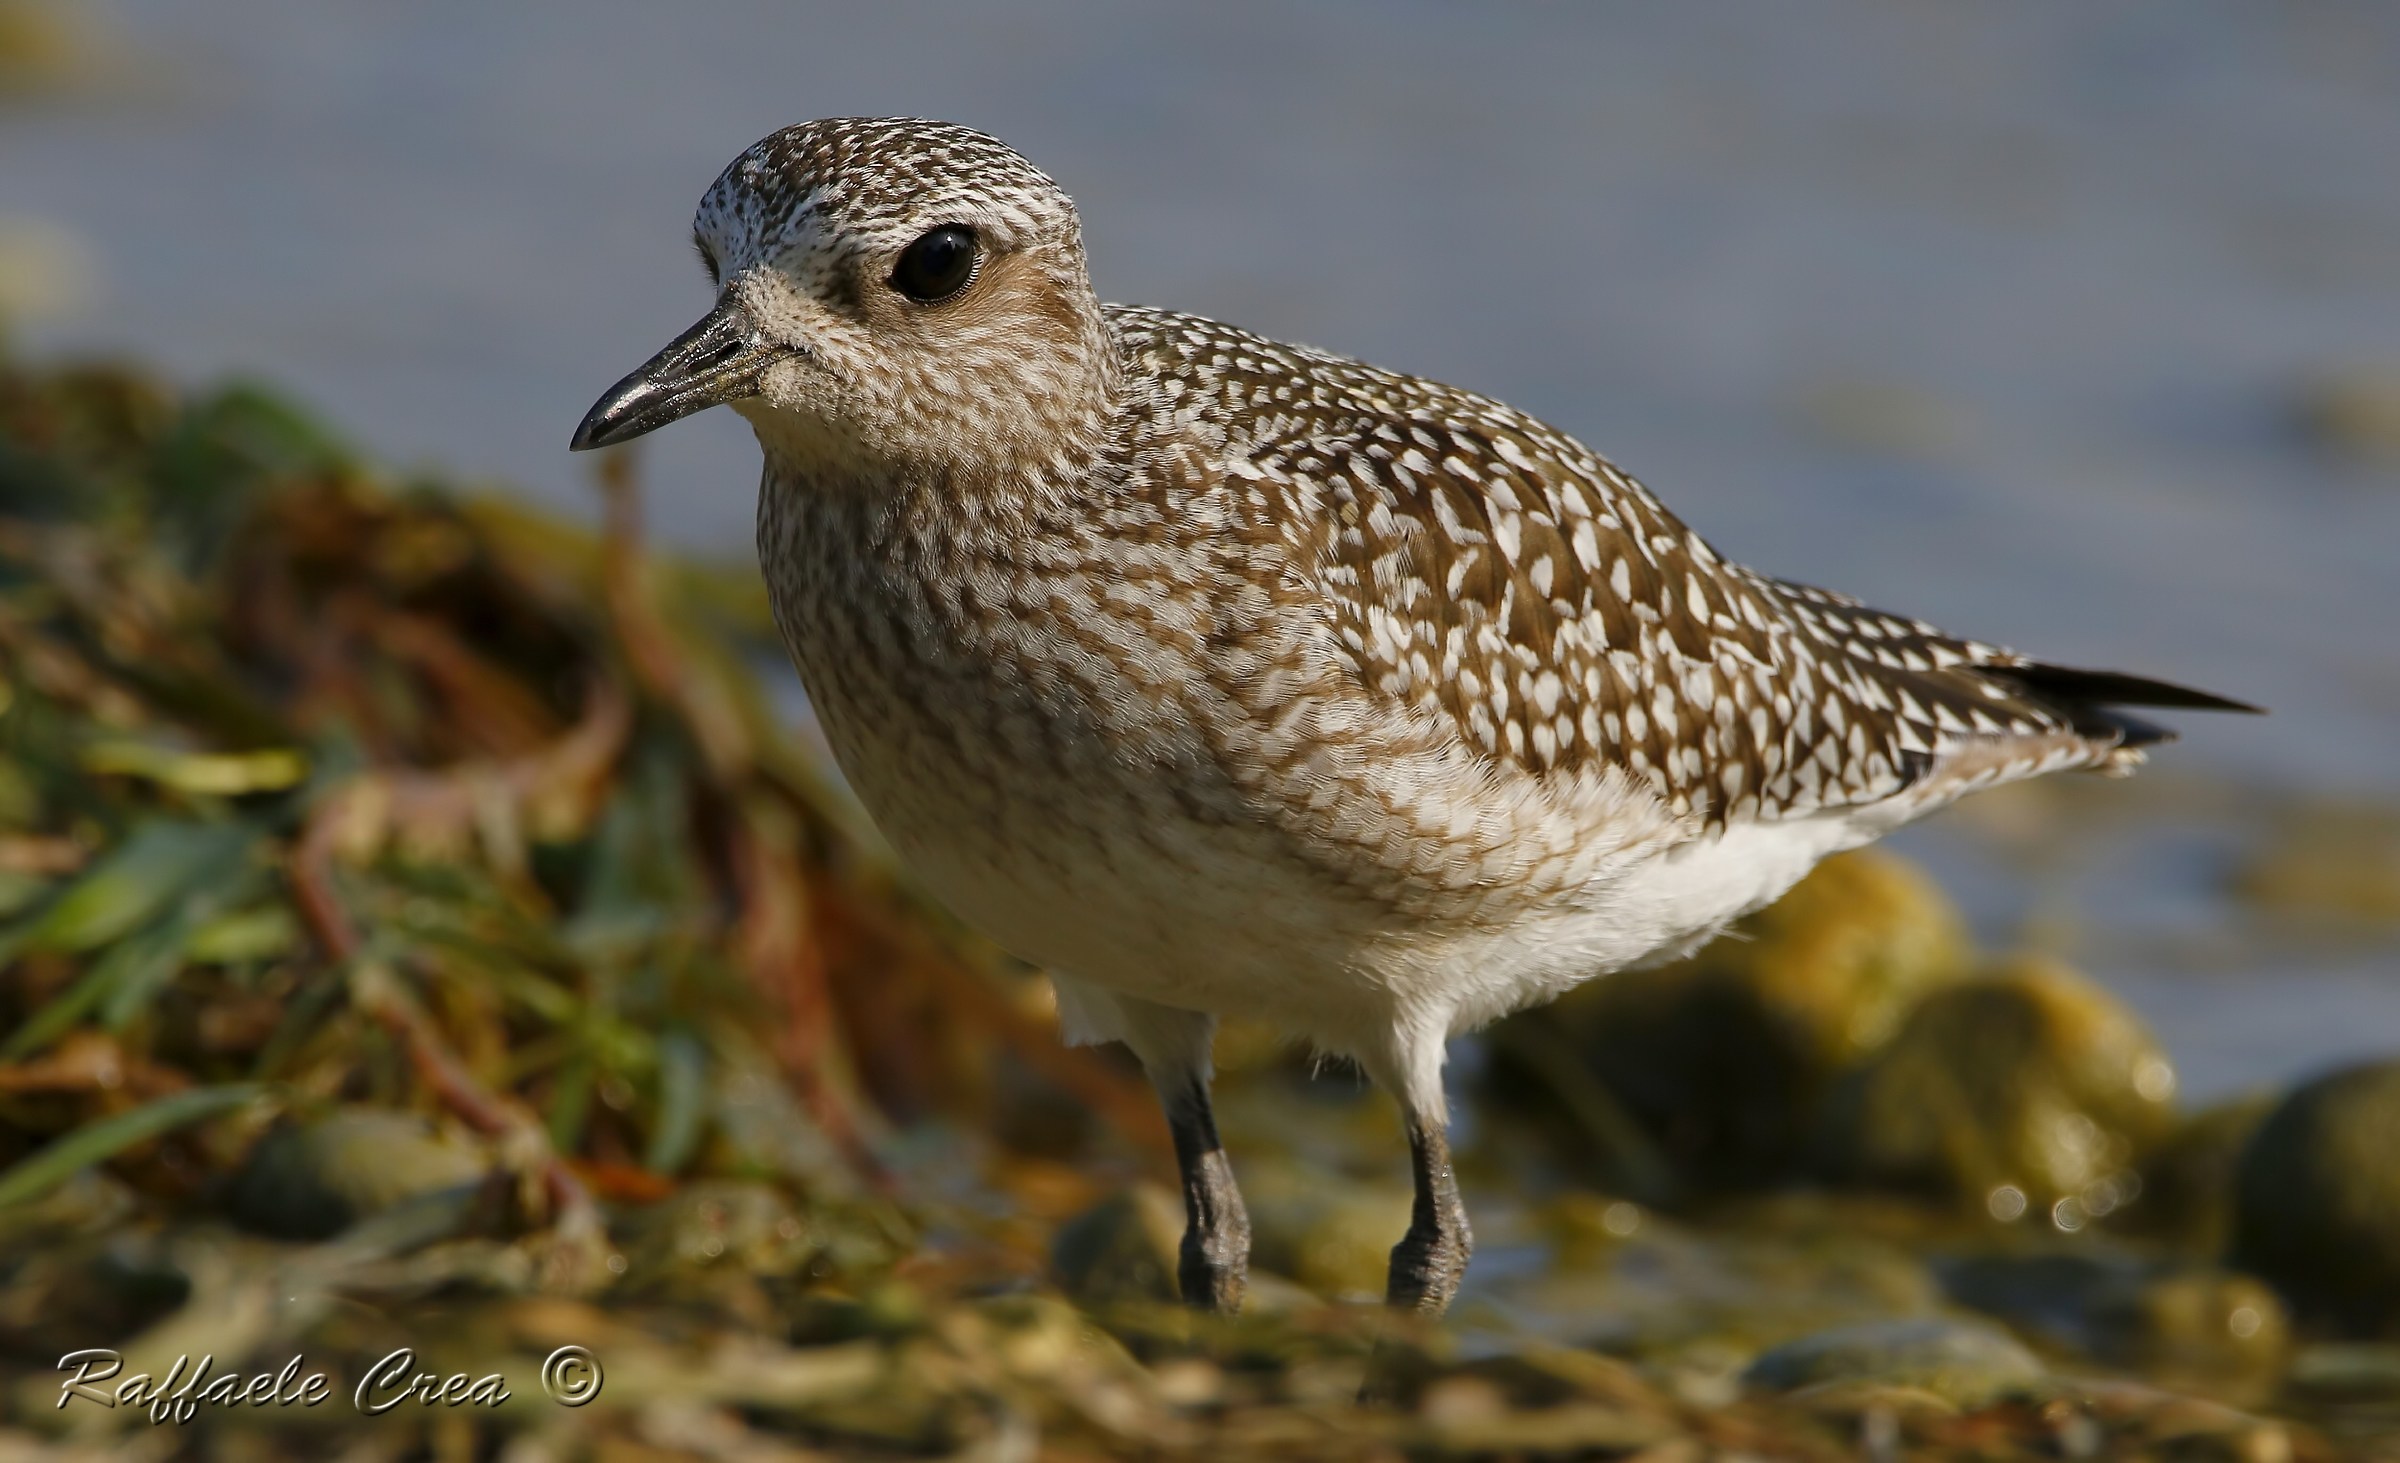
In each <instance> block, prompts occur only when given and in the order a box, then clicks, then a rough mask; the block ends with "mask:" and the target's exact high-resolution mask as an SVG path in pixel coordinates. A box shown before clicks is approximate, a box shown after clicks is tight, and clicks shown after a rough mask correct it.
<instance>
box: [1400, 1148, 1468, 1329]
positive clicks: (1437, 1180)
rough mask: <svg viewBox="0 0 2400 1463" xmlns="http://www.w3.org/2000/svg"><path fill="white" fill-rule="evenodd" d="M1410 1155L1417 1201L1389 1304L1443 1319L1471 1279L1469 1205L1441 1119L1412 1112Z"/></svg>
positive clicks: (1405, 1237) (1403, 1243)
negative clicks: (1461, 1192) (1460, 1288)
mask: <svg viewBox="0 0 2400 1463" xmlns="http://www.w3.org/2000/svg"><path fill="white" fill-rule="evenodd" d="M1408 1152H1409V1160H1410V1167H1411V1168H1412V1169H1413V1170H1414V1173H1415V1178H1416V1185H1417V1202H1416V1207H1415V1209H1414V1211H1413V1212H1412V1213H1411V1214H1410V1217H1409V1223H1408V1233H1407V1234H1406V1235H1405V1236H1403V1237H1402V1239H1401V1241H1400V1243H1399V1244H1397V1245H1394V1246H1393V1247H1392V1275H1391V1283H1390V1286H1389V1288H1388V1289H1387V1290H1386V1291H1385V1293H1384V1299H1385V1302H1386V1303H1387V1304H1389V1305H1390V1306H1391V1307H1392V1308H1393V1309H1394V1310H1405V1311H1415V1312H1416V1313H1417V1314H1419V1315H1422V1316H1438V1315H1440V1314H1441V1313H1442V1312H1444V1311H1446V1310H1448V1309H1449V1308H1450V1298H1451V1297H1452V1296H1454V1295H1456V1294H1458V1283H1459V1281H1460V1280H1461V1279H1463V1278H1464V1277H1465V1276H1466V1273H1467V1257H1468V1256H1470V1255H1472V1254H1473V1253H1474V1252H1475V1236H1474V1235H1473V1234H1471V1233H1470V1232H1469V1231H1468V1229H1467V1206H1466V1204H1465V1202H1464V1201H1462V1200H1461V1199H1460V1198H1459V1195H1458V1175H1457V1173H1456V1172H1455V1171H1453V1170H1452V1168H1451V1166H1450V1135H1449V1134H1448V1133H1447V1132H1446V1131H1445V1130H1444V1127H1443V1124H1442V1123H1441V1121H1440V1119H1439V1118H1438V1117H1437V1118H1429V1117H1425V1116H1420V1115H1419V1114H1417V1113H1415V1112H1413V1111H1412V1112H1411V1113H1410V1114H1409V1117H1408Z"/></svg>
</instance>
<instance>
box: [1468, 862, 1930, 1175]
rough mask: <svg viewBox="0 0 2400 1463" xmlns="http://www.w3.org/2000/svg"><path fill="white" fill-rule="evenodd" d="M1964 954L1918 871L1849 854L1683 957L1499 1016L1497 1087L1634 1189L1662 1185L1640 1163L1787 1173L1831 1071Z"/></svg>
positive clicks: (1883, 1035)
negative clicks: (1535, 1008)
mask: <svg viewBox="0 0 2400 1463" xmlns="http://www.w3.org/2000/svg"><path fill="white" fill-rule="evenodd" d="M1966 953H1967V940H1966V933H1965V928H1964V924H1963V922H1962V921H1961V919H1960V918H1959V915H1958V912H1957V910H1956V908H1955V907H1953V906H1952V905H1951V903H1950V901H1949V900H1948V899H1947V898H1946V897H1944V896H1943V894H1942V893H1941V891H1940V890H1939V889H1938V888H1936V887H1935V886H1934V884H1933V883H1932V881H1931V880H1929V879H1927V878H1926V877H1925V876H1924V875H1923V874H1922V873H1920V872H1919V871H1918V870H1917V869H1916V868H1915V867H1914V866H1913V865H1911V864H1909V863H1907V862H1905V861H1903V860H1901V859H1898V858H1895V857H1893V856H1891V855H1889V854H1885V853H1881V852H1876V851H1872V850H1868V851H1861V852H1858V853H1850V854H1844V855H1841V856H1839V857H1837V858H1832V859H1828V860H1826V861H1825V862H1824V863H1823V864H1821V865H1819V866H1818V868H1817V869H1816V870H1815V871H1814V872H1813V873H1811V874H1810V875H1809V876H1808V877H1807V878H1806V879H1804V880H1802V881H1801V882H1800V884H1799V885H1797V886H1796V887H1794V888H1793V889H1792V891H1791V892H1790V893H1788V894H1786V895H1785V896H1784V897H1783V898H1782V899H1781V900H1779V901H1777V902H1776V903H1775V904H1773V905H1771V906H1769V907H1768V908H1766V909H1764V910H1761V911H1759V912H1758V913H1757V914H1754V915H1752V916H1750V917H1749V918H1747V919H1745V920H1743V921H1741V922H1740V923H1739V924H1738V925H1737V926H1736V927H1735V928H1734V930H1733V931H1732V932H1731V933H1729V934H1728V935H1727V936H1726V937H1725V938H1723V939H1720V940H1717V941H1716V942H1714V943H1713V944H1710V945H1709V946H1707V947H1706V948H1704V949H1703V950H1701V951H1700V952H1699V953H1698V954H1697V955H1694V956H1692V957H1691V958H1689V959H1686V960H1682V961H1678V962H1675V963H1674V964H1671V965H1666V966H1662V967H1660V968H1658V969H1655V970H1630V971H1624V972H1621V973H1619V974H1616V975H1612V976H1609V977H1608V978H1606V979H1604V980H1598V981H1594V982H1592V983H1591V984H1589V985H1587V986H1585V987H1584V988H1582V989H1581V990H1579V991H1577V992H1575V993H1574V994H1573V995H1571V996H1569V997H1568V998H1567V999H1565V1000H1564V1001H1561V1002H1559V1003H1558V1004H1557V1005H1556V1006H1555V1007H1553V1008H1551V1009H1549V1010H1545V1011H1539V1012H1533V1013H1529V1014H1527V1015H1525V1016H1520V1017H1518V1018H1516V1019H1515V1020H1513V1021H1509V1022H1505V1023H1502V1024H1501V1025H1500V1026H1499V1027H1497V1028H1495V1030H1494V1032H1493V1034H1492V1036H1491V1038H1490V1045H1491V1049H1492V1052H1493V1056H1494V1060H1493V1062H1492V1065H1491V1072H1492V1086H1493V1089H1494V1093H1495V1095H1496V1096H1498V1097H1499V1098H1501V1099H1502V1100H1503V1101H1507V1100H1509V1099H1511V1098H1514V1099H1515V1100H1516V1104H1517V1105H1518V1106H1519V1107H1521V1108H1522V1109H1524V1110H1525V1111H1527V1112H1528V1113H1529V1114H1533V1115H1536V1116H1539V1117H1541V1118H1543V1119H1544V1120H1546V1121H1547V1122H1548V1123H1549V1124H1550V1125H1551V1126H1552V1127H1553V1128H1554V1129H1555V1130H1556V1131H1557V1132H1558V1134H1559V1136H1560V1137H1561V1139H1562V1140H1563V1141H1564V1143H1565V1144H1566V1145H1568V1146H1570V1147H1571V1148H1573V1149H1574V1150H1576V1151H1577V1152H1579V1153H1580V1154H1581V1155H1583V1156H1584V1157H1585V1158H1586V1160H1587V1162H1589V1161H1591V1159H1592V1156H1593V1155H1594V1154H1598V1155H1600V1161H1598V1162H1595V1163H1593V1165H1592V1168H1591V1170H1590V1172H1591V1176H1592V1177H1594V1178H1596V1179H1597V1180H1598V1181H1599V1182H1600V1184H1601V1185H1602V1186H1603V1187H1607V1188H1609V1189H1611V1190H1613V1191H1616V1192H1619V1193H1623V1194H1627V1195H1630V1196H1632V1197H1635V1198H1640V1199H1648V1200H1653V1201H1656V1200H1662V1199H1665V1198H1667V1197H1669V1195H1668V1194H1666V1193H1663V1192H1661V1191H1660V1190H1661V1188H1662V1182H1661V1176H1660V1175H1658V1174H1653V1173H1645V1172H1643V1171H1641V1169H1642V1165H1643V1164H1644V1163H1645V1162H1649V1163H1653V1164H1655V1163H1657V1162H1660V1161H1661V1160H1662V1159H1663V1162H1664V1163H1666V1164H1668V1165H1671V1166H1672V1169H1673V1174H1672V1178H1673V1179H1675V1180H1679V1181H1681V1182H1685V1183H1690V1184H1695V1185H1697V1186H1698V1187H1701V1188H1714V1189H1728V1188H1736V1189H1738V1188H1750V1187H1757V1186H1759V1185H1762V1184H1767V1183H1772V1182H1774V1181H1776V1180H1779V1179H1784V1178H1789V1177H1791V1176H1793V1170H1794V1168H1795V1164H1796V1160H1797V1157H1798V1156H1799V1155H1800V1154H1801V1153H1802V1152H1803V1151H1804V1149H1805V1141H1804V1140H1805V1138H1806V1136H1807V1134H1808V1133H1809V1131H1810V1129H1811V1127H1812V1125H1813V1122H1814V1120H1815V1118H1816V1112H1817V1108H1818V1106H1819V1105H1820V1103H1821V1101H1822V1100H1823V1098H1824V1096H1825V1094H1826V1093H1827V1092H1828V1091H1829V1090H1830V1088H1831V1086H1832V1084H1833V1081H1834V1079H1835V1076H1836V1074H1838V1073H1839V1072H1840V1071H1841V1070H1842V1069H1843V1068H1845V1067H1848V1066H1850V1065H1851V1064H1853V1063H1855V1062H1856V1061H1858V1060H1859V1059H1860V1058H1862V1057H1863V1056H1865V1055H1866V1054H1868V1053H1870V1052H1873V1051H1875V1050H1876V1049H1878V1048H1879V1047H1881V1046H1882V1045H1883V1044H1884V1043H1885V1042H1887V1041H1888V1040H1890V1039H1891V1037H1892V1035H1893V1033H1894V1032H1896V1031H1897V1030H1898V1029H1899V1027H1900V1024H1901V1022H1902V1020H1903V1018H1904V1017H1905V1016H1906V1015H1907V1013H1908V1011H1909V1009H1910V1008H1911V1007H1912V1006H1913V1005H1914V1004H1915V1003H1916V1002H1917V1001H1918V1000H1919V999H1920V998H1921V997H1923V996H1924V995H1925V994H1926V993H1927V992H1929V991H1932V990H1937V989H1939V988H1941V987H1943V986H1945V985H1947V984H1949V983H1951V982H1953V981H1955V980H1957V979H1959V978H1960V977H1961V976H1962V975H1963V974H1964V970H1965V965H1966ZM1561 1114H1566V1115H1568V1116H1567V1120H1566V1121H1564V1122H1562V1121H1561V1118H1560V1115H1561Z"/></svg>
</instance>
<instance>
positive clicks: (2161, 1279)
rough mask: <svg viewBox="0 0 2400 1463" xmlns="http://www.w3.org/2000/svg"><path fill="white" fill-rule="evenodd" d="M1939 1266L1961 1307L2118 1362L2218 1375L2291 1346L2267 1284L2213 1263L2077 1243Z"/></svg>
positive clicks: (2269, 1366)
mask: <svg viewBox="0 0 2400 1463" xmlns="http://www.w3.org/2000/svg"><path fill="white" fill-rule="evenodd" d="M1937 1268H1938V1271H1939V1273H1940V1275H1941V1277H1942V1285H1943V1288H1944V1289H1945V1290H1946V1291H1947V1292H1948V1293H1949V1295H1950V1298H1951V1299H1952V1300H1953V1301H1955V1302H1957V1303H1958V1304H1960V1305H1965V1306H1970V1307H1972V1308H1974V1309H1975V1310H1978V1311H1982V1312H1984V1313H1986V1314H1988V1315H1991V1316H1995V1317H1998V1318H1999V1319H2001V1320H2004V1321H2006V1322H2008V1324H2009V1325H2011V1326H2012V1327H2014V1328H2015V1329H2016V1330H2017V1331H2019V1332H2020V1333H2022V1334H2025V1335H2028V1336H2031V1337H2033V1338H2034V1339H2036V1340H2038V1341H2040V1342H2042V1343H2044V1344H2046V1345H2052V1346H2057V1347H2061V1348H2065V1349H2068V1350H2073V1351H2080V1352H2082V1353H2084V1354H2086V1355H2088V1356H2091V1357H2093V1358H2095V1359H2097V1360H2099V1361H2102V1362H2106V1363H2108V1364H2110V1365H2114V1366H2125V1367H2132V1368H2135V1369H2137V1370H2141V1371H2144V1372H2148V1373H2152V1374H2165V1373H2171V1374H2173V1375H2174V1376H2176V1377H2179V1378H2182V1377H2201V1378H2207V1379H2211V1380H2214V1381H2219V1382H2222V1381H2224V1380H2226V1379H2231V1378H2236V1377H2241V1376H2255V1375H2258V1374H2261V1373H2266V1372H2270V1371H2272V1370H2274V1369H2275V1368H2276V1367H2278V1366H2279V1365H2280V1364H2281V1362H2282V1360H2283V1358H2284V1356H2285V1355H2286V1353H2287V1351H2288V1349H2289V1347H2290V1343H2291V1325H2290V1321H2289V1319H2288V1317H2287V1315H2286V1312H2285V1310H2284V1306H2283V1303H2282V1301H2280V1300H2279V1299H2277V1298H2276V1296H2275V1293H2274V1292H2273V1291H2272V1290H2270V1289H2269V1288H2268V1287H2267V1286H2266V1285H2265V1284H2263V1283H2262V1282H2260V1281H2259V1280H2258V1279H2256V1278H2255V1277H2253V1276H2249V1275H2243V1274H2240V1273H2238V1272H2236V1271H2230V1270H2221V1269H2217V1268H2215V1267H2213V1266H2207V1265H2194V1264H2187V1263H2182V1262H2177V1261H2160V1260H2157V1259H2155V1258H2147V1257H2144V1256H2140V1255H2136V1254H2130V1253H2124V1252H2117V1251H2108V1250H2103V1251H2091V1250H2078V1251H2075V1252H2063V1251H2053V1252H2048V1253H2036V1254H2024V1253H2015V1254H1983V1255H1971V1256H1963V1257H1960V1258H1956V1259H1952V1260H1949V1261H1947V1262H1945V1263H1943V1264H1941V1265H1940V1266H1938V1267H1937Z"/></svg>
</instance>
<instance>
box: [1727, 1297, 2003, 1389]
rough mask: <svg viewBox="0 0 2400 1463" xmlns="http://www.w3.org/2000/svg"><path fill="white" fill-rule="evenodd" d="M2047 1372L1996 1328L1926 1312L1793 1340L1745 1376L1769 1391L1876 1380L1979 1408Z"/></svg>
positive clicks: (1744, 1379) (1747, 1382)
mask: <svg viewBox="0 0 2400 1463" xmlns="http://www.w3.org/2000/svg"><path fill="white" fill-rule="evenodd" d="M2043 1375H2044V1373H2043V1370H2042V1364H2041V1363H2040V1362H2039V1361H2037V1360H2035V1358H2034V1355H2033V1353H2032V1352H2030V1351H2027V1350H2026V1349H2025V1347H2024V1346H2023V1345H2022V1344H2020V1343H2019V1342H2018V1341H2017V1340H2016V1338H2014V1337H2012V1336H2010V1335H2009V1334H2008V1333H2007V1332H2006V1331H2003V1330H2001V1329H1999V1328H1998V1327H1996V1326H1991V1325H1987V1324H1984V1323H1982V1322H1976V1321H1954V1320H1949V1319H1945V1318H1942V1317H1919V1318H1913V1319H1906V1320H1887V1321H1866V1322H1862V1323H1860V1324H1857V1325H1852V1326H1840V1327H1836V1328H1834V1329H1833V1330H1830V1331H1819V1332H1816V1333H1814V1334H1813V1335H1808V1336H1803V1337H1801V1338H1799V1339H1798V1340H1796V1341H1787V1342H1785V1343H1784V1344H1783V1345H1781V1346H1778V1347H1775V1348H1774V1349H1773V1350H1771V1351H1768V1352H1766V1353H1765V1354H1763V1355H1761V1356H1760V1357H1759V1358H1758V1359H1757V1360H1756V1361H1753V1362H1752V1363H1751V1364H1750V1366H1749V1369H1748V1370H1746V1371H1745V1372H1743V1374H1742V1382H1743V1384H1744V1385H1745V1386H1747V1387H1749V1388H1751V1389H1753V1390H1755V1391H1762V1392H1797V1391H1799V1390H1801V1389H1803V1388H1825V1387H1829V1386H1830V1385H1832V1384H1835V1383H1860V1384H1873V1385H1875V1386H1880V1387H1896V1388H1909V1389H1913V1390H1915V1391H1918V1392H1924V1393H1929V1394H1931V1395H1932V1396H1935V1397H1938V1398H1940V1399H1941V1400H1943V1401H1944V1402H1948V1403H1951V1404H1953V1405H1955V1406H1959V1407H1978V1406H1981V1405H1983V1404H1985V1403H1988V1402H1991V1401H1993V1400H1995V1399H1997V1398H2000V1397H2003V1396H2008V1395H2011V1394H2013V1393H2017V1392H2022V1391H2025V1390H2027V1389H2029V1388H2031V1387H2032V1386H2034V1385H2035V1384H2036V1383H2039V1382H2040V1381H2041V1380H2042V1378H2043Z"/></svg>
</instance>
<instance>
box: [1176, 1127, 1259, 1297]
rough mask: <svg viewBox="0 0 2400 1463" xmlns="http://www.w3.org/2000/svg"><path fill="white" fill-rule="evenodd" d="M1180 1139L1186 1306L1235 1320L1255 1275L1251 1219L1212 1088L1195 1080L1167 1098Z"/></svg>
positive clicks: (1180, 1272) (1181, 1277) (1181, 1268)
mask: <svg viewBox="0 0 2400 1463" xmlns="http://www.w3.org/2000/svg"><path fill="white" fill-rule="evenodd" d="M1166 1109H1167V1127H1168V1129H1169V1130H1170V1131H1171V1132H1173V1133H1174V1135H1175V1165H1176V1167H1177V1168H1179V1169H1181V1170H1182V1171H1183V1213H1184V1221H1185V1226H1184V1231H1183V1255H1182V1259H1181V1263H1180V1264H1179V1265H1178V1266H1177V1269H1176V1278H1177V1280H1178V1281H1180V1282H1181V1284H1182V1287H1183V1300H1184V1304H1186V1305H1188V1306H1191V1307H1193V1308H1195V1309H1197V1310H1203V1311H1216V1312H1218V1313H1220V1314H1223V1315H1231V1314H1232V1313H1233V1312H1235V1311H1238V1310H1240V1309H1241V1308H1242V1292H1243V1290H1244V1289H1245V1288H1246V1287H1247V1286H1248V1283H1249V1275H1250V1214H1249V1211H1248V1210H1246V1209H1244V1208H1243V1207H1242V1191H1241V1190H1240V1189H1239V1188H1237V1187H1235V1185H1234V1182H1233V1164H1232V1163H1231V1162H1230V1161H1228V1160H1227V1159H1226V1157H1225V1147H1224V1145H1223V1144H1221V1143H1219V1142H1218V1141H1217V1117H1216V1114H1215V1112H1214V1111H1212V1110H1211V1109H1210V1107H1209V1102H1208V1085H1207V1083H1206V1082H1205V1081H1202V1080H1199V1079H1194V1080H1191V1081H1189V1082H1186V1083H1183V1084H1181V1085H1179V1086H1178V1087H1177V1088H1176V1089H1175V1090H1174V1091H1173V1093H1171V1094H1170V1095H1169V1096H1168V1097H1167V1098H1166Z"/></svg>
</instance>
